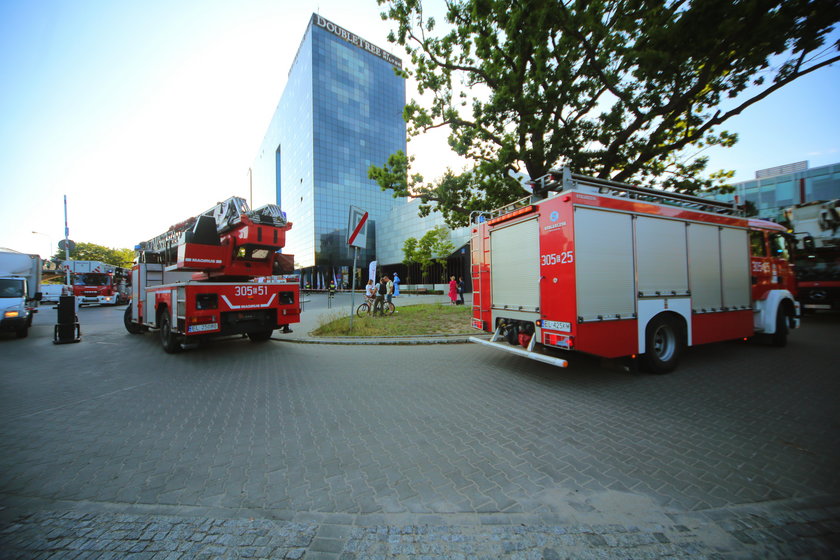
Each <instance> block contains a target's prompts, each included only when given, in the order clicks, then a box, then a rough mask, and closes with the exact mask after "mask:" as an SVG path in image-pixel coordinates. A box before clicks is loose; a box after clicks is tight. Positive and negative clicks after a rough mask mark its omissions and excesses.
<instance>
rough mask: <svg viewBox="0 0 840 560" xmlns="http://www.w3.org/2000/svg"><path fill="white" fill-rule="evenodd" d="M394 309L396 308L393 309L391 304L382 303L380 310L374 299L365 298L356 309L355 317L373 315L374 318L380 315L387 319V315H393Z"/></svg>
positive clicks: (387, 302)
mask: <svg viewBox="0 0 840 560" xmlns="http://www.w3.org/2000/svg"><path fill="white" fill-rule="evenodd" d="M395 309H396V307H394V304H393V302H389V301H383V302H382V306H381V309H380V307H379V304H377V303H376V301H375V300H374V299H372V298H367V299H366V300H365V301H364V302H362V303H361V304H360V305H359V307H357V308H356V315H358V316H359V317H364V316H365V315H370V314H371V313H373V315H374V316H375V315H377V314H380V315H384V316H386V317H387V316H389V315H393V314H394V310H395Z"/></svg>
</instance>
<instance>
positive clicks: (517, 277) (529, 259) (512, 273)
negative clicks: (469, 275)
mask: <svg viewBox="0 0 840 560" xmlns="http://www.w3.org/2000/svg"><path fill="white" fill-rule="evenodd" d="M490 236H491V243H490V247H491V248H492V249H491V253H490V266H491V269H492V271H493V283H492V287H491V290H492V294H493V295H492V301H493V308H494V309H497V310H498V309H502V310H504V308H505V306H507V307H508V309H511V310H514V311H518V310H521V311H531V312H534V311H537V310H538V309H539V307H540V241H539V224H538V222H537V220H536V219H532V220H527V221H524V222H519V223H516V224H514V225H511V226H507V227H501V228H498V229H496V230H494V231H492V232H491V233H490ZM520 307H521V309H520ZM499 313H501V314H502V315H501V316H504V311H501V312H499ZM538 318H539V317H535V319H538Z"/></svg>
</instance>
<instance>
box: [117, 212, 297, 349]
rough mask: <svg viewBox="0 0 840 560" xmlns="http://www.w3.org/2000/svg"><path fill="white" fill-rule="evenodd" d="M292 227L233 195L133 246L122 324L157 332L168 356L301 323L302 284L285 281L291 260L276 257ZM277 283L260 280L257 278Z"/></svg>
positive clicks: (255, 337) (261, 336) (280, 217)
mask: <svg viewBox="0 0 840 560" xmlns="http://www.w3.org/2000/svg"><path fill="white" fill-rule="evenodd" d="M291 227H292V224H291V222H288V221H287V220H286V216H285V214H284V213H283V212H282V211H281V210H280V207H279V206H277V205H275V204H267V205H265V206H262V207H260V208H258V209H256V210H253V211H251V210H249V208H248V205H247V203H246V202H245V200H244V199H242V198H239V197H231V198H229V199H227V200H225V201H224V202H220V203H218V204H217V205H216V206H214V207H213V208H211V209H209V210H207V211H206V212H202V213H201V214H199V215H198V216H195V217H193V218H190V219H188V220H186V221H184V222H181V223H179V224H176V225H174V226H172V227H171V228H169V230H168V231H166V232H164V233H162V234H161V235H158V236H157V237H154V238H152V239H150V240H148V241H146V242H143V243H140V244H139V245H138V246H137V263H136V264H135V265H134V267H133V269H132V298H131V304H130V305H129V307H128V308H127V309H126V312H125V327H126V329H127V330H128V332H130V333H132V334H138V333H141V332H144V331H147V330H149V329H157V330H158V332H159V335H160V341H161V344H162V346H163V349H164V350H165V351H166V352H169V353H174V352H177V351H179V350H181V349H182V348H183V347H184V346H187V345H190V344H192V343H197V342H199V341H201V340H202V339H206V338H209V337H216V336H224V335H236V334H241V335H243V336H244V335H247V336H248V337H249V338H250V339H251V340H252V341H254V342H262V341H266V340H268V339H269V338H271V335H272V333H273V332H274V330H275V329H278V328H282V329H283V332H291V330H290V329H289V325H290V324H292V323H297V322H299V321H300V311H301V309H300V287H299V286H298V284H297V283H291V282H289V283H287V282H284V281H282V276H277V275H282V274H286V273H289V272H292V269H293V268H294V265H293V261H294V257H293V256H292V255H287V254H280V253H277V250H278V249H280V248H282V247H283V246H284V245H285V242H286V232H287V231H288V230H289V229H291ZM267 278H271V279H273V278H281V280H280V281H277V282H275V281H273V280H272V281H265V282H257V281H255V279H267Z"/></svg>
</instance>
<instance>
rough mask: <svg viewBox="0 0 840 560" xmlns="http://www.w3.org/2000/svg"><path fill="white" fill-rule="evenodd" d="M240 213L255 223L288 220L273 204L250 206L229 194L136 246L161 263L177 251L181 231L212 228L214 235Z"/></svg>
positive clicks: (234, 221) (231, 225)
mask: <svg viewBox="0 0 840 560" xmlns="http://www.w3.org/2000/svg"><path fill="white" fill-rule="evenodd" d="M243 215H245V216H247V217H248V218H249V219H250V220H251V221H252V222H254V223H255V224H259V225H267V226H274V227H283V226H285V225H286V224H287V223H288V222H287V220H286V214H285V212H283V211H282V210H280V207H279V206H277V205H276V204H266V205H265V206H261V207H260V208H258V209H256V210H250V209H249V207H248V203H247V202H246V201H245V199H244V198H241V197H238V196H232V197H230V198H228V199H227V200H224V201H222V202H219V203H217V204H216V205H215V206H213V207H212V208H210V209H209V210H206V211H204V212H202V213H201V214H198V215H197V216H193V217H192V218H189V219H187V220H184V221H183V222H179V223H177V224H175V225H173V226H171V227H170V228H169V229H168V230H166V231H165V232H164V233H162V234H160V235H157V236H155V237H153V238H151V239H149V240H148V241H144V242H142V243H140V244H139V245H138V246H137V250H138V252H141V253H143V254H144V257H145V258H149V257H151V256H152V255H157V256H156V257H151V259H150V260H152V259H157V260H159V262H162V263H171V262H174V258H173V257H174V255H175V254H176V253H177V250H178V244H179V243H180V240H181V236H182V235H183V234H185V233H186V232H188V231H193V232H195V233H198V232H199V231H202V230H203V231H205V232H207V231H208V230H210V229H211V228H212V229H215V235H216V236H218V235H220V234H222V233H224V232H226V231H230V230H232V229H233V228H235V227H236V226H237V225H239V224H240V223H242V216H243ZM199 235H200V234H199ZM213 241H215V240H213ZM210 244H213V243H212V242H211V243H210Z"/></svg>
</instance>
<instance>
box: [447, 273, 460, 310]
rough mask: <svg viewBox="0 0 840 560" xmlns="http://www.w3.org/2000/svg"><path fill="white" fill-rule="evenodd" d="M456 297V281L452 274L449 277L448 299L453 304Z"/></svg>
mask: <svg viewBox="0 0 840 560" xmlns="http://www.w3.org/2000/svg"><path fill="white" fill-rule="evenodd" d="M457 297H458V283H457V282H456V281H455V277H454V276H450V277H449V301H450V302H451V303H452V305H455V299H456V298H457Z"/></svg>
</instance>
